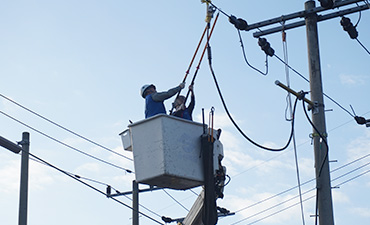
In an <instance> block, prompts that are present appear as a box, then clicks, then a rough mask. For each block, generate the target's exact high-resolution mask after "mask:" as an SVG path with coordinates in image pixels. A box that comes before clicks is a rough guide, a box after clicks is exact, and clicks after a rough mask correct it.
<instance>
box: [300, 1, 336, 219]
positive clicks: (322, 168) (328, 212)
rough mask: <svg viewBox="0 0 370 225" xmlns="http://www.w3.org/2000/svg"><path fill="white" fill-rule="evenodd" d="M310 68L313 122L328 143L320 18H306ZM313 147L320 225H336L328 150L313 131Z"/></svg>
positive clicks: (310, 4)
mask: <svg viewBox="0 0 370 225" xmlns="http://www.w3.org/2000/svg"><path fill="white" fill-rule="evenodd" d="M313 8H315V1H307V2H305V9H306V10H310V9H313ZM305 20H306V32H307V48H308V65H309V73H310V88H311V101H312V102H314V103H318V107H317V108H316V109H317V110H313V111H312V122H313V124H314V126H315V127H316V128H317V130H318V131H319V133H320V134H321V135H322V136H323V137H324V139H325V140H327V138H326V137H327V133H326V125H325V112H324V99H323V91H322V79H321V68H320V52H319V41H318V31H317V14H316V13H312V14H308V15H307V16H306V19H305ZM312 136H313V145H314V154H315V170H316V188H317V195H318V212H319V213H318V215H317V216H318V217H319V224H320V225H334V218H333V203H332V195H331V184H330V173H329V163H328V161H329V159H328V158H329V157H327V151H328V149H327V146H326V144H325V143H324V141H323V140H321V137H320V136H318V135H317V131H316V130H315V129H314V130H313V135H312Z"/></svg>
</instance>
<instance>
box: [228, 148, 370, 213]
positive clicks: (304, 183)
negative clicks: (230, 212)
mask: <svg viewBox="0 0 370 225" xmlns="http://www.w3.org/2000/svg"><path fill="white" fill-rule="evenodd" d="M367 157H370V154H367V155H364V156H361V157H359V158H357V159H354V160H352V161H351V162H348V163H346V164H344V165H342V166H339V167H337V168H335V169H333V170H331V171H330V173H333V172H336V171H338V170H341V169H343V168H345V167H348V166H350V165H352V164H353V163H356V162H359V161H361V160H363V159H365V158H367ZM369 164H370V162H367V163H364V164H363V165H361V166H359V167H357V168H355V169H353V170H351V171H350V172H347V173H345V174H343V175H339V176H338V177H336V178H333V179H332V181H336V180H337V179H339V178H342V177H344V176H346V175H349V174H351V173H353V172H355V171H357V170H359V169H361V168H363V167H365V166H368V165H369ZM315 180H316V178H312V179H310V180H307V181H305V182H303V183H301V186H305V185H306V184H309V183H311V182H313V181H315ZM296 188H298V185H297V186H294V187H291V188H288V189H286V190H284V191H282V192H279V193H277V194H275V195H272V196H270V197H267V198H265V199H262V200H260V201H258V202H255V203H253V204H251V205H249V206H246V207H244V208H241V209H239V210H236V211H235V213H239V212H241V211H244V210H246V209H249V208H252V207H254V206H257V205H259V204H261V203H264V202H266V201H269V200H271V199H274V198H276V197H278V196H280V195H283V194H285V193H288V192H290V191H292V190H294V189H296ZM312 190H313V189H312Z"/></svg>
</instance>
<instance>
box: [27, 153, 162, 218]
mask: <svg viewBox="0 0 370 225" xmlns="http://www.w3.org/2000/svg"><path fill="white" fill-rule="evenodd" d="M28 154H29V155H30V156H32V157H33V158H35V159H37V160H38V161H40V162H42V163H43V164H45V165H47V166H50V167H51V168H53V169H55V170H57V171H59V172H61V173H63V174H65V175H67V176H69V177H71V178H72V179H74V180H77V181H78V182H80V183H82V184H84V185H85V186H87V187H89V188H91V189H93V190H94V191H96V192H98V193H100V194H102V195H104V196H106V193H105V192H103V191H101V190H99V189H97V188H95V187H93V186H92V185H90V184H88V183H86V182H84V181H82V180H81V179H79V178H78V177H76V176H74V175H72V174H69V173H68V172H66V171H64V170H62V169H60V168H58V167H56V166H54V165H53V164H51V163H49V162H47V161H45V160H43V159H41V158H40V157H37V156H36V155H34V154H32V153H30V152H28ZM110 199H112V200H113V201H115V202H118V203H119V204H121V205H123V206H125V207H127V208H129V209H131V210H134V211H137V210H135V209H134V208H132V207H131V206H129V205H127V204H125V203H123V202H121V201H119V200H118V199H116V198H114V197H110ZM137 212H138V213H139V214H141V215H143V216H144V217H146V218H148V219H150V220H152V221H153V222H156V223H158V224H162V225H164V224H163V223H161V222H159V221H158V220H156V219H154V218H152V217H150V216H148V215H146V214H145V213H142V212H140V211H137Z"/></svg>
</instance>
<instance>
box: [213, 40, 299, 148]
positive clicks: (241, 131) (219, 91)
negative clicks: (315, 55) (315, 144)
mask: <svg viewBox="0 0 370 225" xmlns="http://www.w3.org/2000/svg"><path fill="white" fill-rule="evenodd" d="M208 46H209V45H208ZM208 52H209V53H210V47H209V51H208ZM211 59H212V57H210V54H209V56H208V64H209V68H210V70H211V74H212V77H213V80H214V82H215V85H216V88H217V91H218V94H219V96H220V99H221V102H222V104H223V106H224V109H225V112H226V114H227V115H228V117H229V119H230V121H231V122H232V123H233V125H234V126H235V128H236V129H237V130H238V131H239V133H240V134H241V135H242V136H243V137H244V138H245V139H247V140H248V141H249V142H250V143H252V144H253V145H255V146H257V147H259V148H262V149H264V150H268V151H283V150H285V149H286V148H287V147H288V146H289V144H290V142H291V140H292V137H293V132H294V116H293V119H292V121H291V132H290V136H289V139H288V141H287V143H286V145H285V146H284V147H282V148H269V147H266V146H263V145H260V144H258V143H257V142H255V141H253V140H252V139H251V138H250V137H248V136H247V135H246V134H245V133H244V132H243V130H242V129H241V128H240V127H239V126H238V124H237V123H236V122H235V120H234V119H233V117H232V116H231V114H230V112H229V110H228V108H227V106H226V103H225V100H224V98H223V96H222V93H221V89H220V86H219V85H218V82H217V78H216V75H215V73H214V70H213V67H212V60H211ZM297 101H298V98H297V99H296V101H295V103H294V110H293V115H294V114H295V109H296V106H297Z"/></svg>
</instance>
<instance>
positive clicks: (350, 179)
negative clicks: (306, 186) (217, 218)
mask: <svg viewBox="0 0 370 225" xmlns="http://www.w3.org/2000/svg"><path fill="white" fill-rule="evenodd" d="M369 164H370V162H369V163H367V164H366V166H367V165H369ZM363 167H365V165H363V166H360V167H358V168H356V169H354V170H352V171H350V172H348V173H345V174H344V175H341V176H339V177H336V178H334V179H332V180H331V181H335V180H337V179H339V178H341V177H343V176H346V175H349V174H350V173H353V172H354V171H357V170H359V169H361V168H363ZM369 172H370V169H369V170H366V171H364V172H362V173H360V174H357V175H356V176H354V177H351V178H349V179H347V180H345V181H343V182H341V183H340V184H338V185H336V186H340V185H343V184H346V183H348V182H350V181H352V180H354V179H357V178H359V177H361V176H363V175H366V174H367V173H369ZM313 180H315V179H313ZM313 190H315V188H312V189H310V190H308V191H305V192H304V193H303V194H307V193H309V192H311V191H313ZM315 196H316V195H313V196H311V197H309V198H306V199H305V200H303V202H305V201H307V200H309V199H312V198H314V197H315ZM297 197H298V196H295V197H293V198H290V199H288V200H285V201H283V202H280V203H278V204H276V205H274V206H271V207H269V208H267V209H264V210H262V211H259V212H257V213H255V214H253V215H251V216H249V217H247V218H244V219H242V220H239V221H237V222H235V223H232V224H231V225H235V224H238V223H240V222H243V221H245V220H247V219H250V218H253V217H255V216H257V215H260V214H261V213H263V212H266V211H268V210H271V209H273V208H276V207H278V206H280V205H282V204H283V203H286V202H288V201H291V200H292V199H294V198H297ZM298 204H300V202H297V203H295V204H293V205H291V206H289V207H286V208H284V209H282V210H279V211H277V212H275V213H272V214H270V216H272V215H275V214H277V213H280V212H282V211H285V210H287V209H289V208H292V207H293V206H296V205H298ZM237 212H238V211H237ZM237 212H236V213H237ZM270 216H267V217H263V218H264V219H266V218H268V217H270ZM261 220H262V219H260V220H258V221H255V222H259V221H261ZM255 222H253V223H255ZM253 223H249V224H253Z"/></svg>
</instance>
